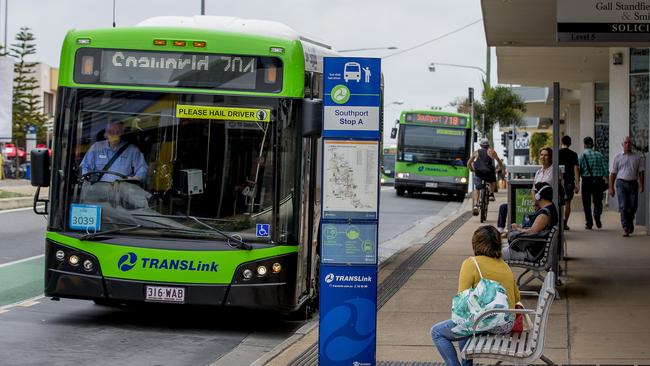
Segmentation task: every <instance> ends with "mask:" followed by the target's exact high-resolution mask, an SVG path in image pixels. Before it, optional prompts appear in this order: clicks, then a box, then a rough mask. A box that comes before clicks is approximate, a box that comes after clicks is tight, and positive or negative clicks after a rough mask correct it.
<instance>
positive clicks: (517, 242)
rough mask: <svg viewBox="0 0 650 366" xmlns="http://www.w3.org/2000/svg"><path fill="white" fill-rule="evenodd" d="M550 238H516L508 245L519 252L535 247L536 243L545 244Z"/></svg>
mask: <svg viewBox="0 0 650 366" xmlns="http://www.w3.org/2000/svg"><path fill="white" fill-rule="evenodd" d="M547 240H548V238H536V237H528V236H519V237H517V238H514V239H513V240H512V241H511V242H510V243H508V245H509V246H510V248H517V249H519V250H524V249H526V248H528V247H529V246H531V244H532V245H534V244H536V243H540V244H544V243H546V241H547Z"/></svg>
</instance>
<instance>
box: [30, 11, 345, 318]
mask: <svg viewBox="0 0 650 366" xmlns="http://www.w3.org/2000/svg"><path fill="white" fill-rule="evenodd" d="M331 55H334V52H333V51H331V50H330V49H329V47H328V46H326V45H323V44H320V43H318V42H315V41H312V40H309V39H307V38H305V37H301V36H300V35H299V34H297V33H296V32H295V31H293V30H292V29H291V28H289V27H287V26H285V25H282V24H280V23H275V22H268V21H257V20H244V19H237V18H228V17H204V16H196V17H156V18H151V19H148V20H146V21H144V22H142V23H140V24H138V25H137V26H134V27H125V28H111V29H98V30H73V31H70V32H69V33H68V34H67V36H66V38H65V41H64V43H63V49H62V54H61V64H60V79H59V90H58V93H59V94H58V95H59V98H58V102H57V109H56V122H55V138H54V142H55V144H54V151H53V155H52V158H51V163H50V161H49V160H47V158H46V157H44V156H43V154H42V152H41V151H35V152H34V153H33V156H34V159H35V160H34V164H33V166H34V174H33V176H32V179H33V180H32V184H33V185H36V186H39V187H40V186H47V185H49V186H50V196H49V200H43V199H40V198H39V197H38V193H37V196H36V197H35V206H34V209H35V211H39V210H37V208H36V203H37V202H39V201H45V202H48V204H47V205H46V209H45V210H40V211H39V212H40V213H43V214H48V215H49V217H48V227H47V234H46V246H45V262H46V268H45V290H44V292H45V295H46V296H48V297H51V298H53V299H55V300H56V299H59V298H77V299H88V300H94V301H95V302H96V303H100V304H109V305H112V304H125V303H126V304H128V303H138V302H166V303H174V304H197V305H216V306H226V307H244V308H253V309H269V310H274V311H279V312H284V313H291V314H294V315H295V314H298V315H304V316H309V314H310V309H311V308H312V306H315V305H317V303H318V301H317V296H318V279H319V277H318V276H319V274H318V267H319V257H318V250H319V249H318V241H319V238H318V226H319V222H320V211H321V210H320V171H321V167H320V163H319V158H318V155H319V154H320V135H321V129H322V99H320V98H322V96H321V94H322V79H323V76H322V72H323V57H325V56H331ZM115 124H117V126H118V127H114V126H115ZM109 126H110V128H117V130H120V129H121V131H118V135H119V139H118V141H119V144H122V146H126V145H128V146H129V147H128V148H126V150H124V151H126V152H127V153H128V155H125V154H127V153H124V152H122V155H120V152H119V151H114V152H113V155H112V156H115V155H117V156H118V157H117V158H116V159H115V160H114V161H113V165H110V164H109V162H108V159H110V158H111V155H110V154H108V153H103V152H102V151H105V150H101V147H102V146H103V147H107V146H108V147H110V148H113V145H110V144H111V140H110V139H111V136H113V135H115V133H114V132H110V131H109V130H108V129H109ZM105 138H107V139H108V141H105V140H104V139H105ZM102 144H103V145H102ZM97 146H99V147H97ZM117 146H119V145H115V148H116V147H117ZM129 149H130V150H129ZM129 151H130V153H129ZM87 156H89V157H88V158H87ZM92 159H95V160H94V161H92V162H90V163H89V161H88V160H92ZM137 161H139V162H140V163H139V164H140V165H139V166H138V168H137V169H138V172H137V174H140V176H137V174H133V175H132V174H130V173H129V174H125V173H123V172H122V173H120V172H119V171H118V167H120V166H122V167H125V166H126V169H127V171H128V169H131V170H132V171H133V173H136V172H135V170H136V168H135V167H136V165H135V164H136V163H133V162H137ZM108 165H110V167H109V169H106V168H107V166H108ZM50 166H51V169H49V168H50ZM88 166H90V169H88V168H87V167H88ZM93 167H94V168H93ZM49 172H51V177H50V176H49V175H48V174H49ZM39 190H40V188H39Z"/></svg>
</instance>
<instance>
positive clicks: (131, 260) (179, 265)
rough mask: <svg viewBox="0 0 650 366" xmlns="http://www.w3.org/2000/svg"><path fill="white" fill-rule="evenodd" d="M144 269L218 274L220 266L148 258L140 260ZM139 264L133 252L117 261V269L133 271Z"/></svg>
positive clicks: (183, 260) (181, 260) (184, 260)
mask: <svg viewBox="0 0 650 366" xmlns="http://www.w3.org/2000/svg"><path fill="white" fill-rule="evenodd" d="M140 262H141V263H142V265H141V267H140V268H142V269H166V270H175V271H198V272H217V271H218V267H219V265H218V264H217V263H216V262H214V261H212V262H211V263H203V262H201V261H198V262H194V261H193V260H187V259H167V258H162V259H160V258H147V257H142V258H141V259H140ZM137 263H138V256H137V255H136V254H135V253H133V252H128V253H126V254H124V255H123V256H121V257H120V259H119V260H118V261H117V268H119V269H120V270H121V271H122V272H127V271H130V270H132V269H133V268H134V267H135V266H136V265H137Z"/></svg>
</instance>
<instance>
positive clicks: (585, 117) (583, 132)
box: [571, 83, 596, 154]
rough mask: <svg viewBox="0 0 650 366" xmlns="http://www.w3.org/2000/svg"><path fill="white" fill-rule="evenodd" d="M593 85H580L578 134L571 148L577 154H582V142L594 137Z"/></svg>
mask: <svg viewBox="0 0 650 366" xmlns="http://www.w3.org/2000/svg"><path fill="white" fill-rule="evenodd" d="M594 100H595V85H594V83H582V84H580V129H579V131H580V134H579V136H576V137H577V138H573V136H571V138H573V141H574V143H573V145H574V146H573V147H575V151H576V152H577V153H578V154H582V151H583V150H584V146H583V145H582V140H583V139H584V138H585V137H587V136H591V137H594V121H595V119H596V115H595V112H594Z"/></svg>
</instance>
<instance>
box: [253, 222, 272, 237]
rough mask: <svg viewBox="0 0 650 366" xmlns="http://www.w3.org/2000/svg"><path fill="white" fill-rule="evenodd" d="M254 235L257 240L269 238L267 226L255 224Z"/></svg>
mask: <svg viewBox="0 0 650 366" xmlns="http://www.w3.org/2000/svg"><path fill="white" fill-rule="evenodd" d="M255 235H256V236H257V237H258V238H265V237H269V236H270V234H269V224H256V225H255Z"/></svg>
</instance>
